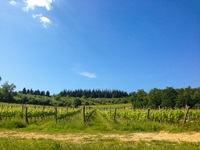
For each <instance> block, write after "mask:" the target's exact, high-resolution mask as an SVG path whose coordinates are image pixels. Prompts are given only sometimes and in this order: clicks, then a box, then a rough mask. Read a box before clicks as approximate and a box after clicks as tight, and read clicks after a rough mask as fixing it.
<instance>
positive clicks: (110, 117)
mask: <svg viewBox="0 0 200 150" xmlns="http://www.w3.org/2000/svg"><path fill="white" fill-rule="evenodd" d="M110 119H111V106H110Z"/></svg>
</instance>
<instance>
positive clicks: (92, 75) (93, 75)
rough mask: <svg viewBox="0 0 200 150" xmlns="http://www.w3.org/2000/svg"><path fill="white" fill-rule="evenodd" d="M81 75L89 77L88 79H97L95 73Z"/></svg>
mask: <svg viewBox="0 0 200 150" xmlns="http://www.w3.org/2000/svg"><path fill="white" fill-rule="evenodd" d="M79 74H80V75H82V76H84V77H88V78H96V77H97V76H96V75H95V74H94V73H89V72H81V73H79Z"/></svg>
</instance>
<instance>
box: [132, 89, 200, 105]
mask: <svg viewBox="0 0 200 150" xmlns="http://www.w3.org/2000/svg"><path fill="white" fill-rule="evenodd" d="M130 101H131V103H132V104H133V107H135V108H144V107H150V108H158V107H163V108H166V107H167V108H174V107H177V108H181V107H184V106H186V105H188V106H190V107H198V108H199V107H200V88H191V87H187V88H181V89H174V88H172V87H167V88H166V89H157V88H154V89H152V90H150V91H149V93H147V92H145V91H144V90H138V91H137V92H133V93H131V96H130Z"/></svg>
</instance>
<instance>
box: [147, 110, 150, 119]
mask: <svg viewBox="0 0 200 150" xmlns="http://www.w3.org/2000/svg"><path fill="white" fill-rule="evenodd" d="M149 116H150V108H149V109H148V110H147V119H149V118H150V117H149Z"/></svg>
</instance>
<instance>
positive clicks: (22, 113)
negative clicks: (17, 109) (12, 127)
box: [21, 104, 24, 119]
mask: <svg viewBox="0 0 200 150" xmlns="http://www.w3.org/2000/svg"><path fill="white" fill-rule="evenodd" d="M23 115H24V105H23V104H22V115H21V118H22V119H23Z"/></svg>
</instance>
